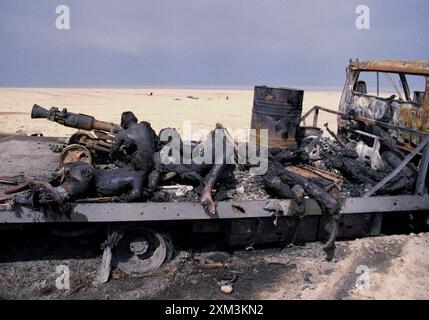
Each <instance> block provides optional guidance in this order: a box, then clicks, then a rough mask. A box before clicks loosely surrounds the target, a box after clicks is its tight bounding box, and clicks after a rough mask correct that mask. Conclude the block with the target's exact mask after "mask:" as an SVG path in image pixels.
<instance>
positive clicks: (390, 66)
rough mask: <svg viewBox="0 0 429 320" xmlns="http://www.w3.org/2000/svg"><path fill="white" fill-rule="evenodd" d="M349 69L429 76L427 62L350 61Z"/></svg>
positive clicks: (428, 63) (428, 64) (428, 62)
mask: <svg viewBox="0 0 429 320" xmlns="http://www.w3.org/2000/svg"><path fill="white" fill-rule="evenodd" d="M349 68H352V69H356V70H363V71H382V72H397V73H408V74H414V75H423V76H429V61H428V60H408V61H406V60H368V61H358V60H356V61H351V62H350V64H349Z"/></svg>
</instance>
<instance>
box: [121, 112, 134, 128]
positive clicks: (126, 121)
mask: <svg viewBox="0 0 429 320" xmlns="http://www.w3.org/2000/svg"><path fill="white" fill-rule="evenodd" d="M137 122H138V120H137V117H136V116H135V115H134V113H132V112H131V111H125V112H123V113H122V116H121V127H122V128H124V129H128V128H129V127H130V126H131V125H132V124H134V123H137Z"/></svg>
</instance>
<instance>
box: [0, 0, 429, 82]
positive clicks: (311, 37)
mask: <svg viewBox="0 0 429 320" xmlns="http://www.w3.org/2000/svg"><path fill="white" fill-rule="evenodd" d="M61 4H65V5H67V6H68V7H69V8H70V27H71V29H70V30H57V28H56V26H55V21H56V19H57V17H58V14H56V12H55V10H56V7H57V6H58V5H61ZM360 4H365V5H367V6H368V7H369V8H370V29H369V30H358V29H357V28H356V27H355V20H356V18H357V16H358V15H357V14H356V13H355V10H356V7H357V6H358V5H360ZM428 13H429V1H427V0H409V1H404V0H375V1H374V0H372V1H371V0H358V1H354V0H351V1H343V0H323V1H322V0H320V1H316V0H301V1H298V0H297V1H287V0H129V1H105V0H73V1H66V0H57V1H51V0H41V1H34V0H33V1H31V0H15V1H12V0H0V86H9V87H10V86H37V87H68V86H70V87H115V86H121V87H124V86H128V87H139V86H157V85H158V86H160V85H163V86H194V85H209V86H210V85H213V86H226V85H228V86H230V85H234V86H252V85H255V84H269V85H294V86H310V87H311V86H313V87H336V86H341V84H342V83H343V82H344V74H345V66H346V64H347V62H348V59H349V58H359V59H360V60H365V59H425V60H429V41H428V40H427V36H428V34H429V19H428V17H427V16H428Z"/></svg>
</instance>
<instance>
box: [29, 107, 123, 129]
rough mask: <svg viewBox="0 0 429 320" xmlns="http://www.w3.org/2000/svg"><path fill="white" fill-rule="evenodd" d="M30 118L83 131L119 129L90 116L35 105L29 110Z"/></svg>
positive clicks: (112, 124) (114, 125)
mask: <svg viewBox="0 0 429 320" xmlns="http://www.w3.org/2000/svg"><path fill="white" fill-rule="evenodd" d="M31 118H33V119H37V118H44V119H48V120H50V121H53V122H57V123H59V124H61V125H63V126H65V127H71V128H76V129H83V130H88V131H89V130H102V131H106V132H113V133H117V132H118V131H119V130H120V129H121V127H120V126H118V125H116V124H114V123H108V122H105V121H100V120H97V119H95V118H94V117H92V116H89V115H86V114H81V113H72V112H68V111H67V109H63V110H62V111H60V110H59V109H58V108H56V107H52V108H51V109H49V110H47V109H45V108H43V107H41V106H39V105H37V104H35V105H33V108H32V110H31Z"/></svg>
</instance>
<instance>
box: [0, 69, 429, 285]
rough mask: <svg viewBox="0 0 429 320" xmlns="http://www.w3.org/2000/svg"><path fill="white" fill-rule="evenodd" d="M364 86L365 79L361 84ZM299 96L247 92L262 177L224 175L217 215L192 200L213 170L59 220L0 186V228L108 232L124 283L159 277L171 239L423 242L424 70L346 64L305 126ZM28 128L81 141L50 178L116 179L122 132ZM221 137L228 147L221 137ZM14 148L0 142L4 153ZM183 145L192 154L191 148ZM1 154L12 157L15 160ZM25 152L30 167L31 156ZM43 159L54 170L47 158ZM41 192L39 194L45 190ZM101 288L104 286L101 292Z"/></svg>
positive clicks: (81, 123)
mask: <svg viewBox="0 0 429 320" xmlns="http://www.w3.org/2000/svg"><path fill="white" fill-rule="evenodd" d="M368 74H369V75H372V76H374V79H372V80H371V79H368V80H367V79H366V78H365V76H367V75H368ZM395 76H396V77H397V79H396V80H397V81H396V82H395V78H394V77H395ZM383 80H384V82H385V83H383ZM386 83H387V84H388V86H386V85H385V84H386ZM418 85H420V87H418ZM370 86H372V87H371V90H368V88H369V87H370ZM415 86H417V87H415ZM410 88H413V90H411V89H410ZM414 88H416V89H415V90H414ZM390 89H392V90H393V93H394V94H392V93H391V92H389V90H390ZM386 90H387V92H386ZM303 95H304V92H303V91H302V90H298V89H291V88H272V87H266V86H257V87H255V92H254V103H253V115H252V123H251V128H253V129H255V130H256V131H255V132H256V134H255V135H254V136H253V137H251V138H253V139H256V141H257V142H258V141H259V142H260V141H261V132H262V129H267V130H268V170H267V172H266V173H265V174H264V175H253V174H251V173H250V170H249V168H251V165H248V164H246V163H244V164H240V165H235V166H234V167H233V168H232V169H231V171H230V173H232V175H231V176H232V177H233V178H232V179H226V178H225V179H222V180H216V179H215V180H216V181H213V180H211V182H210V184H211V186H210V187H211V188H210V193H213V198H214V201H215V202H216V207H215V214H213V213H210V212H207V208H206V207H205V204H204V201H203V200H202V199H203V198H204V197H203V196H202V194H204V193H202V192H201V190H200V191H198V188H199V186H200V184H201V181H203V182H204V181H205V180H204V179H201V177H200V178H198V176H199V175H201V172H205V174H207V177H210V176H213V174H214V176H215V177H216V178H218V177H219V175H218V173H216V172H218V169H221V168H222V167H217V168H215V169H213V167H211V168H208V170H206V171H198V170H200V169H201V168H196V167H192V166H191V167H186V166H185V167H183V166H182V167H174V168H173V169H171V170H164V171H160V175H159V176H158V177H157V179H158V180H159V181H160V183H159V184H157V185H156V188H153V189H152V190H151V189H150V188H149V187H145V188H146V189H148V190H146V193H145V195H144V196H142V197H141V198H140V199H138V200H137V201H133V202H129V201H124V199H123V198H122V199H121V197H120V196H119V197H118V196H113V197H112V196H109V197H106V196H100V195H99V194H91V195H89V194H82V195H81V196H80V197H77V198H74V199H72V201H68V202H67V203H66V204H67V208H66V209H64V208H63V210H60V209H61V208H58V206H57V207H55V206H49V205H42V204H40V203H35V202H34V201H33V202H32V201H28V203H22V201H19V199H22V194H24V193H25V192H29V190H30V191H31V190H33V187H35V186H37V185H40V184H41V183H40V181H34V179H33V180H31V179H27V178H26V177H18V178H16V179H13V177H1V179H0V181H1V182H3V183H6V184H10V185H11V186H9V187H8V188H9V189H7V188H6V189H4V193H5V194H4V195H0V210H1V212H0V222H1V223H2V224H8V225H10V224H13V225H17V224H19V225H24V224H40V223H44V224H47V225H49V226H52V227H56V228H58V227H59V226H60V227H63V226H67V227H68V226H70V227H68V228H69V230H70V229H71V230H73V231H76V230H79V228H83V227H85V226H100V225H101V226H103V227H106V230H107V240H106V242H105V245H104V248H105V255H104V256H103V257H104V259H103V263H104V264H103V265H104V268H102V270H108V269H109V268H110V266H116V267H118V268H119V269H121V270H123V271H124V272H126V273H129V274H132V275H141V274H143V273H145V272H147V271H149V270H153V269H154V268H158V267H159V266H161V265H162V264H163V263H164V262H166V261H168V260H169V259H170V258H171V257H172V254H173V245H172V241H171V239H173V240H174V239H176V238H180V237H181V236H189V235H190V234H193V235H198V234H208V233H209V234H212V235H219V236H220V239H222V241H223V242H224V243H225V244H226V245H230V246H252V245H255V244H262V243H281V244H291V243H292V244H293V243H298V242H308V241H319V240H322V241H326V243H327V248H331V249H332V248H333V247H334V246H333V244H334V241H335V240H336V239H344V238H356V237H364V236H375V235H378V234H380V233H383V232H386V229H385V228H386V226H391V225H392V221H393V220H392V219H394V220H395V223H394V225H395V227H398V226H397V223H399V229H400V227H401V226H404V227H405V226H406V227H409V226H411V227H412V228H414V229H413V230H421V229H422V230H425V228H427V227H428V209H429V195H428V194H427V186H428V178H427V176H428V174H427V167H428V161H429V147H428V142H429V138H428V127H427V126H428V125H427V123H426V122H427V121H425V120H424V119H426V115H427V112H429V111H428V110H429V62H419V61H418V62H411V61H409V62H404V61H368V62H360V61H351V62H350V64H349V66H348V67H347V73H346V83H345V86H344V89H343V93H342V97H341V100H340V105H339V108H332V107H330V108H328V107H326V106H325V107H322V106H314V107H313V108H311V109H310V110H309V111H307V112H306V113H304V114H302V101H303ZM321 112H328V113H331V114H335V115H336V116H337V119H338V121H337V125H338V129H337V132H335V130H333V129H331V128H330V127H329V126H330V125H331V126H332V124H319V115H320V113H321ZM311 116H312V122H311V124H310V125H307V123H306V122H308V121H309V119H310V118H311ZM32 117H33V118H46V119H48V120H51V121H54V122H57V123H59V124H62V125H66V126H69V127H74V128H77V129H79V131H78V132H77V133H76V134H75V135H74V136H73V137H72V138H71V139H70V140H69V141H68V145H67V144H66V145H63V148H61V150H60V151H61V154H60V157H59V158H60V160H59V163H58V162H57V163H56V164H55V166H59V167H64V166H66V165H67V164H70V163H76V162H80V163H86V164H87V165H92V166H94V168H95V169H96V170H99V171H103V170H104V171H107V172H111V171H112V170H117V168H112V166H115V164H113V161H112V159H111V158H109V153H110V151H111V150H112V145H113V144H114V141H115V138H117V136H118V133H119V132H120V131H121V130H122V129H123V127H122V128H121V126H119V125H116V124H108V123H105V122H102V121H98V120H96V119H94V118H93V117H91V116H88V115H80V114H74V113H71V112H68V111H67V110H63V111H59V109H57V108H55V107H53V108H51V109H50V110H47V109H44V108H42V107H40V106H37V105H35V106H33V110H32ZM219 128H222V129H224V128H223V127H221V126H219ZM224 132H225V133H226V136H227V137H228V131H227V130H224ZM156 136H157V135H156V134H155V137H156ZM13 139H16V138H9V139H8V138H2V139H0V144H2V145H3V146H2V148H5V149H6V147H7V146H8V144H11V142H12V141H14V140H13ZM20 139H21V140H22V141H24V140H25V143H28V144H35V143H37V144H38V145H39V147H38V148H39V149H38V150H42V151H45V150H48V149H49V147H48V145H49V144H51V145H52V144H55V143H56V142H57V140H56V139H49V138H46V137H43V138H41V137H31V138H30V137H29V138H28V139H25V138H20ZM155 140H156V139H155ZM183 144H189V145H190V146H191V149H193V150H197V149H195V148H197V146H198V143H196V142H194V141H183V142H182V145H183ZM257 145H258V144H257ZM154 146H155V147H154V148H155V151H156V150H158V151H159V150H162V149H160V146H159V141H154ZM259 147H260V145H259ZM6 150H7V151H6V153H10V154H13V153H14V152H15V156H16V157H19V156H20V155H19V152H18V151H19V150H18V148H16V149H14V150H12V148H9V149H6ZM31 150H34V152H35V153H34V156H36V152H37V150H36V149H34V148H33V149H31ZM125 154H126V152H125ZM47 157H48V156H47ZM49 157H50V159H53V158H54V156H53V155H52V153H51V154H50V155H49ZM56 157H57V156H55V158H56ZM119 160H123V159H119ZM155 162H156V161H155ZM47 163H48V162H47ZM26 166H28V167H31V164H28V163H27V164H26ZM52 167H53V165H51V166H50V167H49V166H47V167H46V170H48V169H52ZM20 169H22V168H19V170H20ZM19 170H17V171H18V172H20V171H19ZM12 171H13V170H8V172H12ZM210 172H211V174H210ZM195 173H197V175H195ZM2 175H3V172H2ZM196 176H197V178H195V177H196ZM148 179H149V178H148ZM41 180H44V181H42V184H43V183H45V184H46V182H47V180H48V178H47V177H41ZM195 181H199V182H198V183H195ZM48 188H49V187H48ZM212 191H213V192H212ZM206 195H207V194H206ZM31 199H34V198H31ZM17 200H18V201H17ZM398 221H399V222H398ZM74 227H76V228H74ZM64 230H65V228H64ZM72 233H73V234H79V233H78V232H77V233H76V232H72ZM173 242H174V241H173ZM106 279H107V278H106V275H105V274H104V275H103V276H102V277H101V280H100V281H101V282H103V281H105V280H106Z"/></svg>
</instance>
